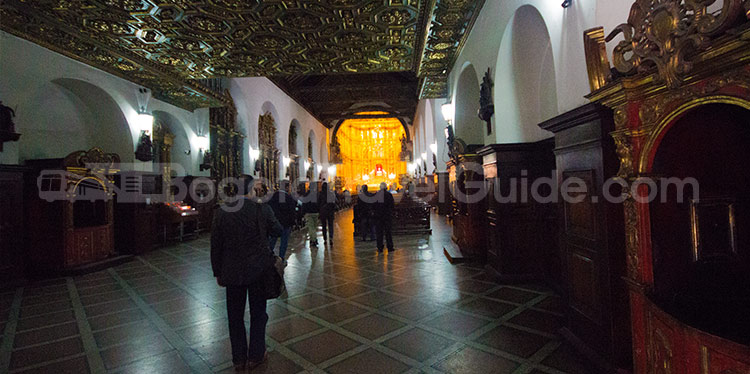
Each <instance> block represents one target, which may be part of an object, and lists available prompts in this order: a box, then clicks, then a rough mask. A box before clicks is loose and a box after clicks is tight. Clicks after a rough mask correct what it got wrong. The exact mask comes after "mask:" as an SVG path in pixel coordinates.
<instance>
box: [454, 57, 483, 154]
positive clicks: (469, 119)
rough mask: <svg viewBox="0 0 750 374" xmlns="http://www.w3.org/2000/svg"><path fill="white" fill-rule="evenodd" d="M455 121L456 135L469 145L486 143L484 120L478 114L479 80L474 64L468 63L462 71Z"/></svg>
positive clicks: (457, 94)
mask: <svg viewBox="0 0 750 374" xmlns="http://www.w3.org/2000/svg"><path fill="white" fill-rule="evenodd" d="M455 97H456V99H455V109H456V114H455V121H454V123H453V126H454V131H455V134H456V137H457V138H459V139H461V140H463V141H464V143H466V144H467V145H470V144H479V145H482V144H484V135H483V134H482V129H483V128H484V126H485V124H484V122H483V121H482V120H481V119H479V117H478V116H477V111H478V110H479V81H478V80H477V72H476V70H475V69H474V66H472V65H471V64H468V65H466V66H465V67H464V69H463V70H462V71H461V75H459V77H458V84H457V85H456V96H455Z"/></svg>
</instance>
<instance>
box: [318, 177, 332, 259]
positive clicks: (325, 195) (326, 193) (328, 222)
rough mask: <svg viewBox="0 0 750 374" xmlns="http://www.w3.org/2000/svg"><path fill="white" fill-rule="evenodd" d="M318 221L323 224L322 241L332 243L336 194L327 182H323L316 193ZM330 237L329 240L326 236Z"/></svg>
mask: <svg viewBox="0 0 750 374" xmlns="http://www.w3.org/2000/svg"><path fill="white" fill-rule="evenodd" d="M318 204H320V208H319V217H320V222H321V223H322V224H323V241H324V242H326V243H330V244H331V245H333V218H334V217H335V214H336V194H335V193H334V192H333V191H331V190H329V189H328V183H326V182H323V184H322V186H321V191H320V194H318ZM329 237H330V239H331V240H330V242H329V240H328V238H329Z"/></svg>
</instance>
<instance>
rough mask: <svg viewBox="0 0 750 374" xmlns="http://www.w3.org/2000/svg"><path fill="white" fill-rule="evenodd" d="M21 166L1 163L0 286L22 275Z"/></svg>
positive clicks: (10, 283) (22, 211)
mask: <svg viewBox="0 0 750 374" xmlns="http://www.w3.org/2000/svg"><path fill="white" fill-rule="evenodd" d="M23 173H24V169H21V168H18V167H12V166H10V167H9V166H4V165H0V288H5V287H6V286H10V285H13V284H17V283H19V282H20V281H21V280H22V279H23V277H24V267H25V263H24V257H23V239H24V234H25V225H24V205H23V202H24V199H23Z"/></svg>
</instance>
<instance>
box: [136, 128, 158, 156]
mask: <svg viewBox="0 0 750 374" xmlns="http://www.w3.org/2000/svg"><path fill="white" fill-rule="evenodd" d="M135 159H136V160H138V161H143V162H148V161H151V160H153V159H154V146H153V144H152V143H151V136H149V135H148V133H146V132H145V131H141V138H140V139H139V140H138V146H137V147H136V148H135Z"/></svg>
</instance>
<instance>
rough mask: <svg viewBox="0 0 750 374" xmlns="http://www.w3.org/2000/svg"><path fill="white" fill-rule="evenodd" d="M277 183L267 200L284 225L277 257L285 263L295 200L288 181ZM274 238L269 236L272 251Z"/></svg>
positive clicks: (274, 243)
mask: <svg viewBox="0 0 750 374" xmlns="http://www.w3.org/2000/svg"><path fill="white" fill-rule="evenodd" d="M279 184H280V186H279V187H280V188H279V190H278V191H276V192H274V193H273V195H272V196H271V199H270V200H268V205H269V206H271V209H273V214H274V215H276V219H277V220H279V223H281V226H283V227H284V231H283V232H282V233H281V244H279V257H281V258H282V259H283V260H284V263H285V264H286V249H287V246H288V245H289V235H290V234H291V233H292V226H294V219H295V214H296V213H297V212H296V208H297V200H296V199H295V198H294V197H292V195H290V194H289V181H281V183H279ZM276 239H278V238H277V237H275V236H272V237H271V238H270V241H271V250H272V251H273V250H274V249H275V248H276Z"/></svg>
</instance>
